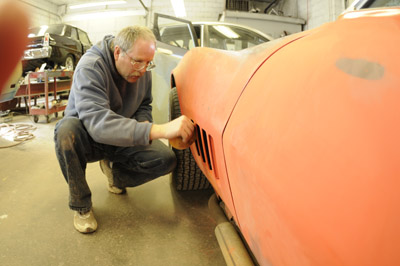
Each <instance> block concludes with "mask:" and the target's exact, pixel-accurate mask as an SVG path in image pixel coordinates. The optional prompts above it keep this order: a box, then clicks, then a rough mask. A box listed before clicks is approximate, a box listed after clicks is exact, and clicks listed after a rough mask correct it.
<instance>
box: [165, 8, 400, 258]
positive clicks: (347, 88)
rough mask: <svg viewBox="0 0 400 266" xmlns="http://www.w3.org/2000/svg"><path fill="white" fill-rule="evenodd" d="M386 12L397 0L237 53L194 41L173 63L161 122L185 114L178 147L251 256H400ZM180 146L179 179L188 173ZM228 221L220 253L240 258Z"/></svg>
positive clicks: (399, 152) (393, 34)
mask: <svg viewBox="0 0 400 266" xmlns="http://www.w3.org/2000/svg"><path fill="white" fill-rule="evenodd" d="M372 2H374V1H364V3H368V4H369V5H368V6H375V5H372ZM393 2H395V1H379V4H388V5H390V6H391V5H393ZM377 3H378V2H376V4H377ZM397 3H398V2H397ZM356 6H357V5H356ZM362 6H363V5H361V6H357V7H358V8H361V7H362ZM358 8H357V9H358ZM399 21H400V8H399V7H391V8H381V9H367V10H360V11H353V12H347V13H344V14H342V15H341V16H340V17H339V19H338V20H337V21H335V22H332V23H327V24H325V25H323V26H321V27H319V28H316V29H313V30H310V31H305V32H302V33H298V34H295V35H291V36H288V37H286V38H284V39H278V40H274V41H271V42H268V43H265V44H261V45H259V46H255V47H253V48H250V49H246V50H243V51H239V52H230V51H221V50H216V49H210V48H195V49H192V50H191V51H190V52H188V53H187V54H186V55H185V56H184V58H183V59H182V60H181V61H180V63H179V65H178V67H177V68H176V69H174V71H173V74H172V77H171V85H172V87H173V89H172V91H171V102H172V103H173V105H171V106H172V107H171V119H172V118H174V117H176V116H179V115H180V113H181V112H182V114H184V115H186V116H187V117H189V118H190V119H192V120H193V121H194V122H195V123H196V131H197V141H196V142H195V144H193V145H192V146H191V148H190V149H191V154H192V155H193V158H194V160H195V162H196V163H197V165H198V166H199V167H200V169H201V171H202V172H203V173H204V174H205V175H206V176H207V179H208V180H209V181H210V183H211V184H212V187H213V188H214V190H215V192H216V194H217V196H218V197H217V198H218V199H219V200H221V202H217V204H218V205H215V204H214V205H215V206H217V208H219V206H221V207H223V209H224V213H225V214H226V216H227V218H228V219H229V221H230V222H232V223H234V224H235V226H236V228H237V229H238V230H239V232H240V234H241V235H242V236H243V239H244V241H245V243H246V245H247V246H248V250H249V251H250V252H249V253H250V255H248V258H249V260H250V263H251V259H252V258H253V259H254V260H255V261H256V262H257V263H258V264H259V265H400V253H399V252H398V250H399V246H400V227H399V223H400V212H399V209H400V193H398V188H399V185H400V184H399V176H400V164H399V158H400V140H399V135H400V126H399V125H400V123H399V122H400V112H399V108H398V103H399V101H400V90H399V88H400V63H399V60H398V59H397V58H399V56H400V50H399V49H398V44H399V43H400V27H399V26H398V25H399V23H398V22H399ZM175 151H176V150H175ZM189 152H190V151H188V150H184V151H183V152H181V151H179V153H178V154H177V158H178V164H177V171H175V172H174V175H173V178H174V180H177V182H178V183H180V182H181V181H182V180H183V181H184V182H186V183H188V184H190V183H195V182H197V181H198V179H197V177H196V176H195V174H194V172H193V171H192V168H191V167H190V166H191V165H192V162H191V157H190V156H189V155H188V153H189ZM210 205H212V206H214V205H213V202H212V201H210ZM230 222H220V224H219V225H218V226H217V228H216V231H215V232H216V235H217V239H218V242H219V243H220V245H221V247H222V250H223V254H224V256H225V258H226V260H227V261H228V260H234V258H238V257H239V258H240V257H243V256H237V255H236V253H237V251H238V250H242V249H240V248H236V247H235V246H230V245H231V243H232V241H230V239H231V238H230V235H231V234H230V233H225V232H228V231H229V232H235V230H234V229H232V230H225V229H226V227H229V226H231V227H232V225H231V223H230ZM237 239H240V238H237ZM243 246H245V245H243ZM230 265H231V264H230ZM232 265H247V264H243V263H234V264H232Z"/></svg>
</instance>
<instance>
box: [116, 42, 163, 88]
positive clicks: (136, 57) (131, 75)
mask: <svg viewBox="0 0 400 266" xmlns="http://www.w3.org/2000/svg"><path fill="white" fill-rule="evenodd" d="M155 50H156V46H155V43H154V42H153V41H149V40H145V39H141V38H139V39H137V40H136V41H135V43H134V44H133V45H132V47H131V48H130V49H129V50H127V51H123V50H121V48H120V47H119V46H118V45H116V46H115V48H114V58H115V66H116V68H117V71H118V73H119V74H120V75H121V76H122V77H123V78H124V79H125V80H126V81H128V82H130V83H133V82H136V81H138V79H139V78H140V77H141V76H143V75H144V73H145V72H146V67H144V68H143V69H141V70H137V69H135V67H134V66H133V65H132V63H134V62H138V63H145V64H146V63H147V64H148V63H149V62H150V61H152V60H153V57H154V53H155Z"/></svg>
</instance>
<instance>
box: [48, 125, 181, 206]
mask: <svg viewBox="0 0 400 266" xmlns="http://www.w3.org/2000/svg"><path fill="white" fill-rule="evenodd" d="M115 130H118V129H115ZM54 141H55V148H56V154H57V159H58V162H59V163H60V167H61V171H62V173H63V175H64V178H65V180H66V181H67V183H68V185H69V195H70V197H69V207H70V208H71V209H72V210H76V211H81V212H86V211H88V210H90V209H91V207H92V201H91V195H92V194H91V191H90V189H89V186H88V184H87V182H86V175H85V170H86V164H87V163H88V162H95V161H99V160H102V159H107V160H109V161H111V162H113V166H112V172H113V176H114V185H115V186H117V187H120V188H123V187H135V186H138V185H141V184H143V183H146V182H149V181H151V180H153V179H155V178H157V177H160V176H162V175H166V174H168V173H170V172H171V171H172V170H173V169H174V167H175V165H176V157H175V154H174V153H173V151H172V150H171V149H170V148H169V147H168V146H166V145H165V144H163V143H162V142H161V141H159V140H154V141H153V142H152V144H151V145H146V146H133V147H117V146H111V145H105V144H101V143H97V142H95V141H94V140H93V139H92V138H91V137H90V136H89V134H88V132H87V131H86V129H85V127H84V126H83V124H82V123H81V121H80V120H79V119H78V118H75V117H64V118H63V119H62V120H61V121H59V122H58V123H57V125H56V128H55V131H54Z"/></svg>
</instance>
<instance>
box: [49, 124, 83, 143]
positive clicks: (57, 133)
mask: <svg viewBox="0 0 400 266" xmlns="http://www.w3.org/2000/svg"><path fill="white" fill-rule="evenodd" d="M81 128H82V123H81V121H80V120H79V119H78V118H76V117H66V118H63V119H62V120H61V121H60V122H58V123H57V125H56V128H55V130H54V141H55V143H56V148H58V149H62V150H71V149H73V147H74V146H75V145H77V144H76V140H77V139H79V138H80V134H82V129H81Z"/></svg>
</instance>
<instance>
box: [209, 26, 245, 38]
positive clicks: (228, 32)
mask: <svg viewBox="0 0 400 266" xmlns="http://www.w3.org/2000/svg"><path fill="white" fill-rule="evenodd" d="M213 28H214V29H216V30H217V31H219V32H220V33H221V34H223V35H224V36H226V37H228V38H230V39H237V38H239V35H238V34H237V33H236V32H234V31H233V30H232V29H230V28H228V27H227V26H223V25H218V26H213Z"/></svg>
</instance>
